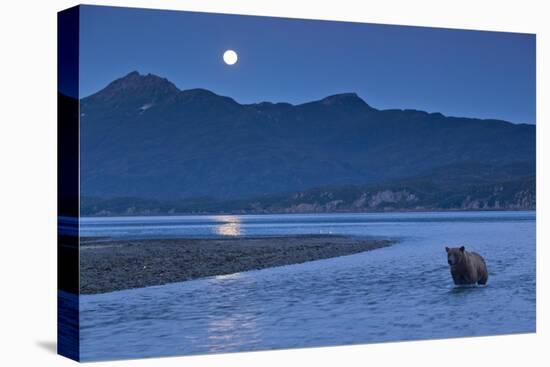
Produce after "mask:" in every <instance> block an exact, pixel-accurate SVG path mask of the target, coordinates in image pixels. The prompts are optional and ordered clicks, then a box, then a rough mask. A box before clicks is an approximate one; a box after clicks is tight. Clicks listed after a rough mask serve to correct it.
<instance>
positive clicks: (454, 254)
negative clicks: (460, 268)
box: [445, 246, 465, 267]
mask: <svg viewBox="0 0 550 367" xmlns="http://www.w3.org/2000/svg"><path fill="white" fill-rule="evenodd" d="M445 250H446V251H447V262H448V263H449V266H450V267H453V266H456V265H457V264H460V263H461V262H462V259H464V250H465V249H464V246H462V247H451V248H449V247H445Z"/></svg>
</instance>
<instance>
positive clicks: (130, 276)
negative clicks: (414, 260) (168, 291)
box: [80, 235, 394, 294]
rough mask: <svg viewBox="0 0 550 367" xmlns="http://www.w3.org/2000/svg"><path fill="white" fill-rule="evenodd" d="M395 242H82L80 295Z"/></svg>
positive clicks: (318, 238) (323, 238) (321, 238)
mask: <svg viewBox="0 0 550 367" xmlns="http://www.w3.org/2000/svg"><path fill="white" fill-rule="evenodd" d="M393 242H394V241H391V240H381V239H365V238H358V237H347V236H334V235H305V236H281V237H246V238H242V237H238V238H216V239H213V238H203V239H189V238H186V239H150V240H111V241H109V240H105V239H101V240H96V239H86V238H83V239H81V244H80V291H81V294H95V293H105V292H112V291H117V290H122V289H128V288H140V287H147V286H152V285H162V284H166V283H172V282H182V281H186V280H192V279H197V278H203V277H208V276H214V275H224V274H233V273H238V272H243V271H248V270H257V269H264V268H269V267H274V266H282V265H290V264H299V263H303V262H306V261H313V260H320V259H327V258H331V257H337V256H344V255H351V254H355V253H358V252H364V251H369V250H373V249H377V248H380V247H385V246H389V245H391V244H392V243H393Z"/></svg>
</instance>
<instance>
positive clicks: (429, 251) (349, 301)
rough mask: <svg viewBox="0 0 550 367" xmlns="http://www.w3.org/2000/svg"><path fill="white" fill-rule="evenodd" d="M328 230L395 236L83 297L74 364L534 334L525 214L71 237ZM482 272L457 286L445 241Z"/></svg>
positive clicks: (160, 224) (111, 231) (197, 223)
mask: <svg viewBox="0 0 550 367" xmlns="http://www.w3.org/2000/svg"><path fill="white" fill-rule="evenodd" d="M296 233H317V234H318V233H333V234H352V235H360V236H382V237H391V238H398V239H400V241H401V242H399V243H398V244H396V245H394V246H391V247H388V248H383V249H379V250H375V251H371V252H367V253H361V254H356V255H351V256H343V257H339V258H333V259H327V260H320V261H314V262H309V263H305V264H299V265H290V266H284V267H278V268H271V269H264V270H260V271H250V272H244V273H237V274H233V275H228V276H219V277H212V278H205V279H200V280H194V281H189V282H184V283H174V284H169V285H164V286H156V287H148V288H141V289H134V290H126V291H119V292H112V293H107V294H100V295H87V296H82V297H81V301H80V302H81V304H80V307H81V320H80V322H81V342H82V344H81V353H82V359H83V360H95V359H114V358H130V357H147V356H162V355H176V354H196V353H217V352H235V351H250V350H262V349H273V348H292V347H309V346H328V345H340V344H351V343H371V342H383V341H397V340H411V339H431V338H448V337H460V336H474V335H494V334H507V333H524V332H534V331H535V213H534V212H484V213H475V212H468V213H392V214H334V215H332V214H331V215H269V216H217V217H205V216H186V217H150V218H143V217H141V218H101V219H97V218H96V219H92V218H89V219H86V220H84V222H83V228H82V230H81V235H93V236H113V237H136V238H137V237H169V236H199V237H200V236H234V235H241V236H250V235H254V236H256V235H266V236H268V235H281V234H296ZM445 245H448V246H457V245H465V246H466V248H467V249H470V250H475V251H477V252H479V253H481V254H482V255H483V256H484V257H485V259H486V261H487V264H488V267H489V273H490V275H489V282H488V286H486V287H470V288H455V287H454V286H453V285H452V281H451V277H450V274H449V270H448V267H447V265H446V260H447V259H446V253H445V249H444V246H445Z"/></svg>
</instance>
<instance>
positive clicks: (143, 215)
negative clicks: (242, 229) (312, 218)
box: [79, 208, 537, 219]
mask: <svg viewBox="0 0 550 367" xmlns="http://www.w3.org/2000/svg"><path fill="white" fill-rule="evenodd" d="M536 211H537V209H536V208H530V209H527V208H520V209H434V210H425V209H422V210H415V209H410V210H406V209H403V210H386V211H384V210H379V211H351V210H350V211H333V212H307V211H305V212H291V213H289V212H270V213H243V212H226V213H214V212H212V213H208V212H200V213H193V212H190V213H165V214H163V213H150V214H139V213H135V214H131V215H130V214H112V215H83V216H80V217H79V218H82V219H87V218H126V217H181V216H205V217H209V216H210V217H212V216H224V215H313V214H399V213H402V214H407V213H475V212H480V213H491V212H511V213H513V212H535V213H536Z"/></svg>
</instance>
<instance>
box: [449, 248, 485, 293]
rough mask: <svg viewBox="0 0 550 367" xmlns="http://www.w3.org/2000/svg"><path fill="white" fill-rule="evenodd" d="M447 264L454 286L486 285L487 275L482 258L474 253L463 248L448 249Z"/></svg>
mask: <svg viewBox="0 0 550 367" xmlns="http://www.w3.org/2000/svg"><path fill="white" fill-rule="evenodd" d="M445 250H447V262H448V263H449V267H450V269H451V275H452V276H453V281H454V283H455V284H456V285H468V284H476V283H477V284H481V285H483V284H486V283H487V279H488V278H489V274H488V273H487V265H486V264H485V260H483V257H481V255H479V254H478V253H475V252H468V251H466V250H465V249H464V246H462V247H460V248H458V247H454V248H448V247H445Z"/></svg>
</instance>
